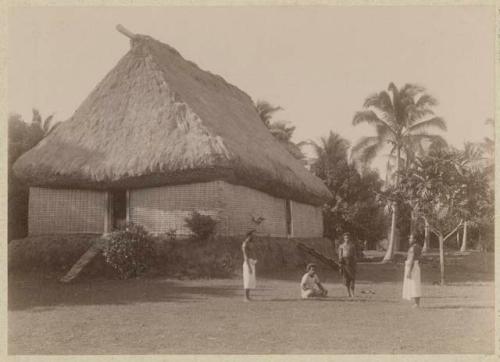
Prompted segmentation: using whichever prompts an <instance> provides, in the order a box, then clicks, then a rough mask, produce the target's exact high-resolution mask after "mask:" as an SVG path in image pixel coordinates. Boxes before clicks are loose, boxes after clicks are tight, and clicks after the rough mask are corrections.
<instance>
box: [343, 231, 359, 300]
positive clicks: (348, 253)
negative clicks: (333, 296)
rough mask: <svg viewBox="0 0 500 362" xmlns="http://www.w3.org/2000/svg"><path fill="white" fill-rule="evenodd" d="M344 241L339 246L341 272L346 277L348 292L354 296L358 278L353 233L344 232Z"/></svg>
mask: <svg viewBox="0 0 500 362" xmlns="http://www.w3.org/2000/svg"><path fill="white" fill-rule="evenodd" d="M343 237H344V242H343V243H342V244H341V245H340V247H339V262H340V273H341V275H342V276H343V278H344V284H345V286H346V288H347V294H348V295H349V297H350V298H352V297H354V284H355V280H356V245H354V243H353V242H352V241H351V234H349V233H344V234H343Z"/></svg>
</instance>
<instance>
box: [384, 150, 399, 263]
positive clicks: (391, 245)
mask: <svg viewBox="0 0 500 362" xmlns="http://www.w3.org/2000/svg"><path fill="white" fill-rule="evenodd" d="M396 157H397V158H396V186H399V168H400V166H401V165H400V160H399V159H400V158H401V148H400V147H398V149H397V153H396ZM398 206H399V205H398V203H397V202H393V203H392V218H391V234H390V238H389V246H388V247H387V251H386V253H385V256H384V259H383V260H382V262H383V263H385V262H388V261H391V260H392V258H393V257H394V246H395V241H396V221H397V216H398Z"/></svg>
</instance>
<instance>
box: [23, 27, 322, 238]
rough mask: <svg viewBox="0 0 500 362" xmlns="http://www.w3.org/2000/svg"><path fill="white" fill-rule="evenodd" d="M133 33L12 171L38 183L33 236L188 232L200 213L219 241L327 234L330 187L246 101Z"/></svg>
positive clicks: (33, 194) (32, 191)
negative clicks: (214, 223) (116, 230)
mask: <svg viewBox="0 0 500 362" xmlns="http://www.w3.org/2000/svg"><path fill="white" fill-rule="evenodd" d="M128 35H129V36H130V38H131V49H130V51H129V52H128V53H127V54H125V56H124V57H123V58H122V59H121V60H120V61H119V62H118V64H117V65H116V66H115V67H114V68H113V69H112V70H111V71H110V72H109V73H108V74H107V75H106V77H105V78H104V79H103V80H102V81H101V82H100V83H99V84H98V85H97V87H96V88H95V89H94V90H93V91H92V93H91V94H90V95H89V96H88V97H87V99H86V100H85V101H84V102H83V104H82V105H81V106H80V107H79V108H78V109H77V110H76V112H75V113H74V115H73V116H72V117H71V118H70V119H69V120H67V121H65V122H63V123H62V124H61V125H60V126H59V127H57V128H56V129H54V130H53V131H52V132H51V133H50V134H49V135H48V136H47V137H46V138H45V139H43V140H42V141H41V142H40V143H39V144H38V145H37V146H36V147H35V148H33V149H32V150H31V151H29V152H27V153H26V154H25V155H23V156H22V157H21V158H20V159H19V160H18V161H17V162H16V164H15V165H14V171H15V172H16V174H17V175H18V176H19V177H21V178H22V179H24V180H26V181H27V182H28V183H29V184H30V199H29V234H30V235H40V234H50V233H103V232H106V231H109V230H111V229H112V228H113V227H114V226H116V225H117V223H118V222H119V221H120V220H129V221H132V222H136V223H139V224H142V225H144V226H145V227H146V228H147V229H149V230H150V231H152V232H156V233H161V232H166V231H169V230H170V229H176V231H177V233H179V234H183V233H186V227H185V221H184V218H185V217H186V216H187V215H189V214H190V213H191V212H192V211H193V210H198V211H200V212H201V213H205V214H210V215H213V216H214V217H216V218H217V219H218V221H219V223H218V233H219V234H222V235H235V234H243V233H244V232H246V231H247V230H249V229H251V228H257V230H258V231H259V232H260V233H263V234H268V235H270V236H287V235H293V236H297V237H317V236H322V232H323V225H322V214H321V205H322V204H323V203H324V202H325V200H326V199H328V197H330V193H329V191H328V189H327V188H326V187H325V186H324V184H323V183H322V181H321V180H320V179H318V178H316V177H315V176H313V175H312V174H311V173H310V172H308V171H307V170H306V168H305V167H304V166H303V165H302V164H301V163H300V162H298V161H297V160H295V159H294V158H293V157H292V156H291V155H290V154H289V153H288V152H287V151H286V149H285V148H284V147H283V146H282V145H280V144H279V142H277V141H276V140H275V139H274V138H273V136H272V135H271V134H270V133H269V131H268V130H267V129H266V127H265V126H264V124H263V123H262V121H261V120H260V119H259V116H258V114H257V112H256V110H255V108H254V105H253V102H252V100H251V99H250V97H249V96H248V95H247V94H245V93H244V92H242V91H241V90H239V89H238V88H236V87H235V86H233V85H231V84H229V83H227V82H226V81H225V80H224V79H222V78H221V77H220V76H218V75H214V74H211V73H209V72H207V71H203V70H201V69H200V68H198V67H197V66H196V65H195V64H194V63H192V62H189V61H187V60H185V59H184V58H183V57H182V56H181V55H180V54H179V53H178V52H177V51H176V50H175V49H173V48H172V47H170V46H168V45H166V44H163V43H161V42H159V41H157V40H155V39H152V38H151V37H149V36H145V35H134V34H128ZM261 217H262V218H264V221H263V222H262V223H261V224H260V225H258V226H257V224H256V223H255V220H256V219H258V218H261Z"/></svg>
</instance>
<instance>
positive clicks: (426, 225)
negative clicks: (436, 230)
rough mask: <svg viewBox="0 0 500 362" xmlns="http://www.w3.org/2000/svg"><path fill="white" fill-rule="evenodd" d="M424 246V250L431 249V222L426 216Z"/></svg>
mask: <svg viewBox="0 0 500 362" xmlns="http://www.w3.org/2000/svg"><path fill="white" fill-rule="evenodd" d="M424 223H425V224H424V246H423V248H422V252H424V253H425V252H427V251H429V249H430V245H429V241H430V240H429V238H430V232H429V222H428V221H427V219H426V218H424Z"/></svg>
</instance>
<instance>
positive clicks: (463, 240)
mask: <svg viewBox="0 0 500 362" xmlns="http://www.w3.org/2000/svg"><path fill="white" fill-rule="evenodd" d="M466 250H467V221H464V236H463V238H462V247H461V248H460V251H466Z"/></svg>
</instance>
